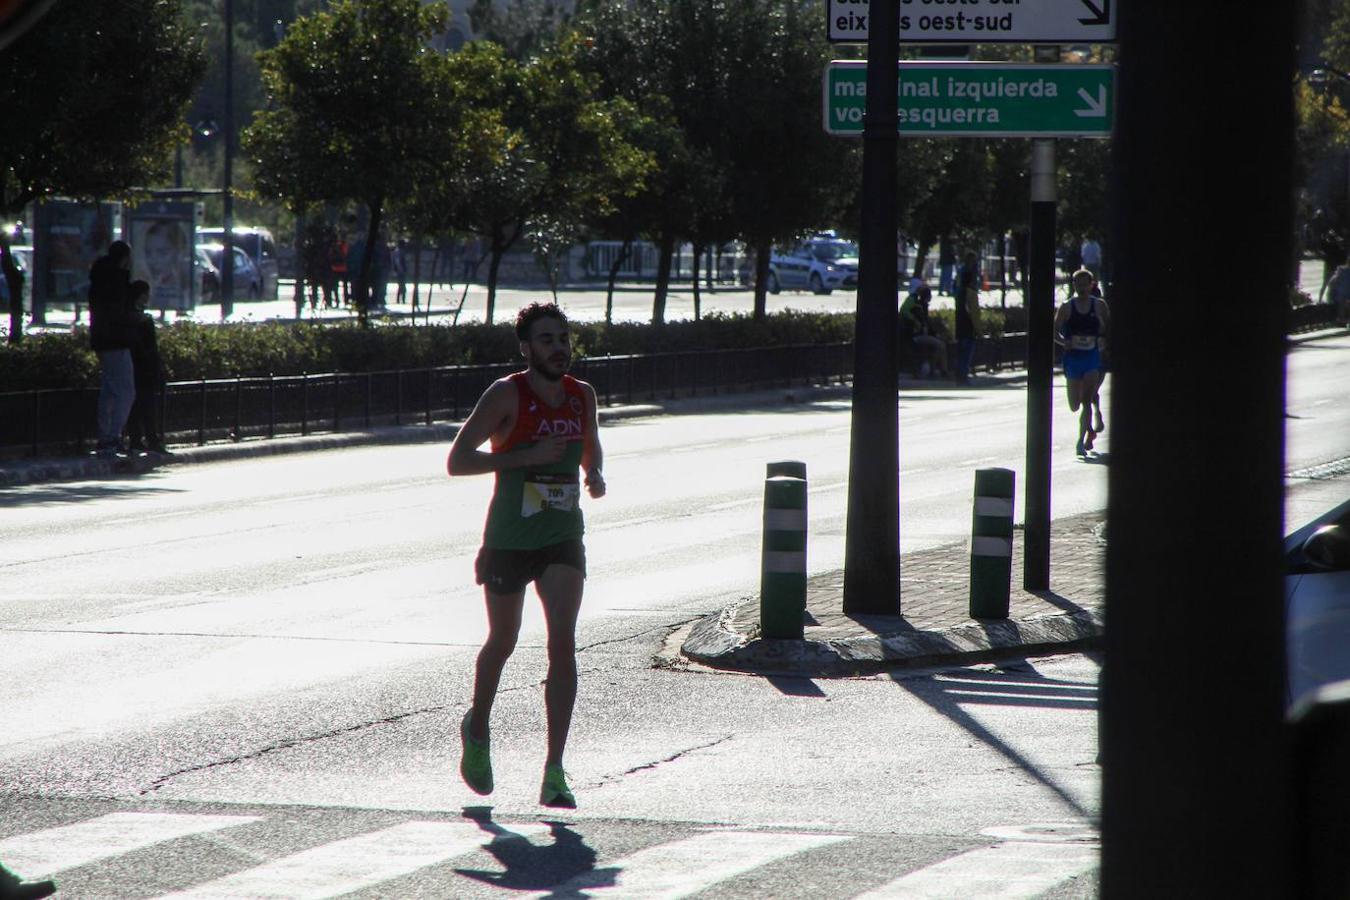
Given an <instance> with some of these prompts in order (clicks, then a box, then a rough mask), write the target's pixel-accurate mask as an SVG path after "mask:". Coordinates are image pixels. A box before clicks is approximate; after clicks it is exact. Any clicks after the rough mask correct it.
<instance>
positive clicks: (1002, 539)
mask: <svg viewBox="0 0 1350 900" xmlns="http://www.w3.org/2000/svg"><path fill="white" fill-rule="evenodd" d="M1015 478H1016V476H1015V475H1014V473H1013V471H1012V470H1011V469H977V470H976V471H975V509H974V514H973V515H972V516H971V527H970V616H971V618H973V619H1006V618H1008V593H1009V590H1010V586H1011V584H1012V539H1013V485H1014V481H1015Z"/></svg>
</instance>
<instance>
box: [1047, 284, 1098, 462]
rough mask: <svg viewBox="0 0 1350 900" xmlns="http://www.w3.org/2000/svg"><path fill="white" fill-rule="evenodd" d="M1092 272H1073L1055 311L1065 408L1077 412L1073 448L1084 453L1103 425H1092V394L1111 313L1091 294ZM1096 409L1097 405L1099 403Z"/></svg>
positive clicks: (1095, 387)
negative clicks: (1067, 294) (1068, 294)
mask: <svg viewBox="0 0 1350 900" xmlns="http://www.w3.org/2000/svg"><path fill="white" fill-rule="evenodd" d="M1092 285H1093V278H1092V273H1091V272H1089V271H1088V270H1087V269H1079V270H1078V271H1077V272H1074V273H1073V289H1074V296H1073V298H1072V299H1070V300H1069V301H1068V302H1066V303H1065V304H1064V305H1063V306H1061V307H1060V308H1059V312H1058V313H1056V315H1055V340H1056V341H1057V342H1058V343H1060V344H1062V345H1063V346H1064V356H1063V365H1064V379H1065V382H1066V383H1067V390H1068V398H1069V410H1070V411H1071V412H1079V410H1080V407H1081V410H1082V411H1081V413H1079V416H1078V443H1077V445H1076V447H1075V452H1076V453H1077V454H1078V455H1079V456H1087V454H1088V451H1089V450H1091V449H1092V443H1093V441H1094V440H1095V439H1096V437H1097V432H1098V431H1100V430H1102V429H1104V428H1105V427H1106V423H1105V422H1102V421H1098V422H1097V423H1095V424H1097V425H1099V426H1100V427H1099V428H1095V429H1094V428H1093V427H1092V426H1093V424H1094V423H1093V422H1092V405H1093V404H1092V398H1093V397H1094V396H1096V394H1097V388H1098V387H1099V386H1100V384H1101V369H1102V353H1103V352H1104V350H1105V347H1106V335H1107V332H1108V331H1109V330H1110V325H1111V314H1110V310H1109V309H1107V306H1106V301H1105V300H1102V299H1100V298H1098V297H1095V296H1093V294H1092ZM1098 411H1099V413H1100V407H1099V410H1098Z"/></svg>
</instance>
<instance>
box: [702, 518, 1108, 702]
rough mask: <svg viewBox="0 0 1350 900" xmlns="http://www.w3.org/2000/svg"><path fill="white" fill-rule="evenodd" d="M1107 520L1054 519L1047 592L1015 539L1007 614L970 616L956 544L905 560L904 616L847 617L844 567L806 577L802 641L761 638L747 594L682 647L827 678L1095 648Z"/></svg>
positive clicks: (740, 665)
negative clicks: (1026, 572)
mask: <svg viewBox="0 0 1350 900" xmlns="http://www.w3.org/2000/svg"><path fill="white" fill-rule="evenodd" d="M1105 521H1106V514H1105V512H1104V511H1101V512H1094V513H1086V514H1083V515H1079V516H1074V517H1071V518H1067V519H1061V520H1059V521H1056V522H1055V523H1054V525H1053V528H1052V530H1051V558H1052V564H1051V573H1050V579H1051V590H1048V591H1035V592H1028V591H1024V590H1022V589H1021V587H1020V586H1019V582H1020V580H1021V570H1022V548H1021V540H1020V535H1019V536H1018V537H1017V538H1016V539H1015V540H1014V541H1013V586H1012V591H1011V598H1010V604H1009V615H1008V618H1006V619H973V618H971V617H970V611H969V606H970V603H969V601H970V597H969V587H970V581H969V566H970V551H969V546H968V544H966V543H965V542H958V543H953V544H949V545H946V546H943V547H936V548H933V549H929V550H921V551H918V552H915V553H910V554H906V555H904V556H903V557H902V558H901V565H900V584H901V588H900V596H901V609H902V611H903V614H902V615H899V616H873V615H845V614H844V612H843V584H844V573H843V571H842V570H840V571H835V572H827V573H822V574H819V575H815V576H812V577H811V578H810V579H809V580H808V582H807V602H806V607H807V613H806V618H805V627H804V638H803V639H802V640H775V639H770V638H763V637H761V636H760V625H759V598H757V597H746V598H743V599H741V600H739V601H737V602H735V603H733V604H731V605H729V606H727V607H726V608H724V609H722V610H720V611H719V612H717V613H714V614H712V615H709V616H705V617H704V618H702V619H700V620H698V621H697V622H695V623H694V624H693V625H692V626H690V627H689V628H688V630H687V633H685V634H683V635H681V636H680V637H681V644H680V648H679V653H680V655H681V656H682V657H683V658H684V659H685V660H688V661H691V662H694V663H697V664H701V665H704V666H711V667H713V668H718V669H728V670H735V671H744V672H758V673H765V674H775V673H783V674H792V675H808V676H825V677H828V676H848V675H858V674H865V673H868V672H877V671H885V670H887V669H894V668H902V667H906V666H927V665H938V664H951V663H965V662H977V661H981V660H988V659H994V658H999V657H1007V656H1015V655H1022V654H1038V653H1054V652H1068V651H1072V650H1081V649H1084V648H1090V647H1092V646H1095V644H1096V642H1097V641H1098V640H1099V639H1100V637H1101V635H1102V609H1103V601H1104V598H1105V579H1104V563H1105V557H1106V543H1105Z"/></svg>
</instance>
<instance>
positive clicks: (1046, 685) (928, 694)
mask: <svg viewBox="0 0 1350 900" xmlns="http://www.w3.org/2000/svg"><path fill="white" fill-rule="evenodd" d="M891 678H892V680H893V681H895V683H896V684H898V685H900V686H901V687H903V688H905V689H907V690H908V691H909V692H910V693H911V694H913V695H914V696H915V697H917V698H918V699H920V700H922V701H923V702H924V703H927V704H928V705H929V706H930V707H932V708H933V710H934V711H936V712H938V713H941V714H942V715H944V716H946V717H947V718H948V719H949V720H950V721H951V722H953V723H954V724H956V725H959V726H960V727H961V728H963V729H965V731H966V732H967V733H968V734H970V735H971V736H972V737H974V738H977V739H979V740H980V741H981V742H982V743H984V744H985V745H987V746H989V747H990V748H992V749H993V750H996V751H997V752H998V753H1000V754H1002V755H1003V756H1004V757H1006V758H1007V759H1008V761H1009V762H1011V763H1013V765H1015V766H1017V767H1018V768H1019V769H1021V770H1022V771H1023V772H1025V773H1026V774H1027V775H1029V776H1031V777H1032V778H1033V779H1035V780H1036V781H1038V782H1039V783H1041V784H1042V785H1044V786H1045V787H1047V788H1049V789H1050V790H1051V791H1053V792H1054V793H1055V795H1056V796H1058V797H1059V798H1060V799H1061V800H1062V801H1064V803H1065V805H1067V806H1068V807H1069V808H1070V809H1072V810H1073V811H1074V813H1075V814H1076V815H1078V816H1081V817H1082V818H1084V819H1091V818H1093V817H1094V814H1093V813H1092V812H1091V811H1090V810H1088V809H1087V808H1086V807H1085V806H1084V805H1083V803H1082V802H1081V801H1080V800H1079V799H1078V798H1077V797H1075V796H1074V795H1073V794H1072V793H1070V792H1069V790H1068V789H1067V788H1066V787H1064V786H1062V785H1060V784H1059V783H1057V782H1056V781H1055V780H1054V778H1052V777H1051V776H1050V774H1049V773H1047V772H1044V771H1042V770H1041V769H1039V768H1037V767H1036V765H1035V764H1033V763H1032V762H1031V760H1029V759H1027V758H1026V757H1025V756H1023V755H1022V754H1020V753H1018V752H1017V750H1015V749H1014V748H1012V747H1010V746H1009V745H1008V744H1006V743H1004V742H1003V741H1002V740H1001V739H1000V738H999V737H998V736H997V735H995V734H994V733H993V732H991V731H990V730H989V729H987V728H985V727H984V726H983V725H981V724H980V723H979V722H978V721H977V720H976V719H975V717H974V716H972V715H971V714H970V713H968V712H967V711H966V710H965V708H964V707H965V705H966V704H985V705H999V706H1021V707H1045V708H1053V709H1081V710H1096V708H1097V687H1096V685H1083V684H1079V683H1077V682H1070V681H1062V680H1058V679H1053V678H1046V677H1044V676H1042V675H1041V674H1040V673H1039V672H1037V671H1036V669H1035V667H1034V666H1032V664H1031V663H1029V662H1018V663H1015V664H1012V665H1007V666H1002V667H999V668H998V669H996V670H994V671H982V670H974V669H963V670H953V671H946V672H941V673H936V674H931V675H924V676H920V677H917V678H916V677H914V676H913V675H909V676H906V675H905V674H904V673H901V672H897V673H894V674H893V675H892V676H891Z"/></svg>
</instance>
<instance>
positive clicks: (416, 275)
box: [403, 234, 430, 312]
mask: <svg viewBox="0 0 1350 900" xmlns="http://www.w3.org/2000/svg"><path fill="white" fill-rule="evenodd" d="M412 252H413V270H412V277H413V289H412V311H413V312H417V307H418V304H419V301H420V300H421V297H420V295H419V294H418V291H419V290H420V289H421V286H422V235H421V234H418V235H416V236H415V237H414V238H413V240H412ZM403 265H404V266H405V267H406V266H407V262H406V261H405V262H404V264H403ZM428 306H430V304H428Z"/></svg>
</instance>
